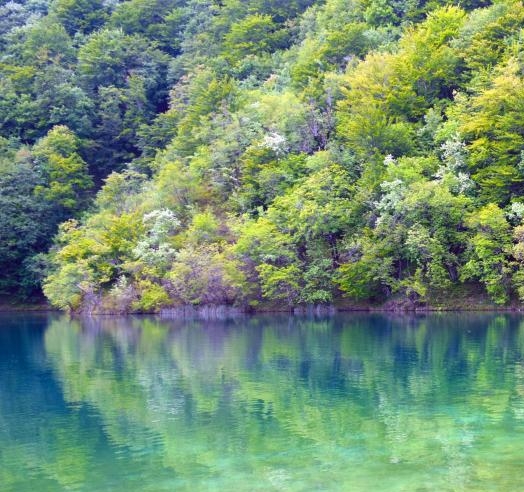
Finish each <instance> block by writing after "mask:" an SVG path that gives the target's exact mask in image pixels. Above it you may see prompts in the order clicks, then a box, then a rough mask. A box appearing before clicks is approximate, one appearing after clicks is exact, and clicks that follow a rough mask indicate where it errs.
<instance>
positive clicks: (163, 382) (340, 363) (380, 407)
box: [45, 314, 524, 489]
mask: <svg viewBox="0 0 524 492" xmlns="http://www.w3.org/2000/svg"><path fill="white" fill-rule="evenodd" d="M523 347H524V325H521V318H519V317H518V316H512V315H509V314H503V315H480V314H478V315H470V314H467V315H451V314H446V315H428V316H407V317H406V316H383V315H378V314H377V315H352V316H335V317H330V318H325V319H315V318H300V317H286V316H282V317H275V316H267V317H263V316H261V317H254V318H248V319H238V320H235V319H233V320H228V321H225V320H222V321H218V320H217V321H205V322H203V321H183V320H169V321H166V320H160V319H156V318H150V317H126V318H118V317H97V318H89V319H82V320H78V319H77V320H69V319H67V318H61V319H57V320H54V321H53V322H52V323H51V324H50V326H49V329H48V330H47V331H46V333H45V348H46V351H47V356H48V360H49V362H50V364H51V367H52V369H53V373H54V375H55V377H56V379H57V380H58V381H59V383H60V386H61V390H62V394H63V397H64V398H65V400H66V402H67V403H68V404H69V405H72V406H73V407H75V408H79V409H81V408H84V409H85V408H87V409H88V410H89V411H90V413H91V414H93V411H94V413H95V414H96V419H97V420H96V422H98V419H100V424H99V426H100V427H101V428H102V429H103V436H100V435H99V436H98V437H96V432H95V433H94V434H93V435H92V436H91V438H90V439H86V440H85V441H82V442H78V440H75V439H74V438H73V434H74V433H77V434H79V435H82V432H84V433H85V430H84V429H82V422H78V424H77V425H78V429H68V433H67V434H71V435H70V436H68V439H69V441H68V443H67V446H66V448H67V447H69V448H74V449H76V450H77V452H80V454H83V455H84V458H83V461H82V459H80V458H78V462H79V463H82V462H85V463H86V465H85V467H84V468H85V469H86V468H87V469H88V467H89V463H90V462H91V461H92V460H93V459H94V458H93V456H94V455H95V454H96V453H97V452H98V451H97V449H96V448H97V444H96V443H97V442H100V441H101V440H108V441H109V442H110V443H111V444H112V446H113V448H112V449H113V451H111V452H116V451H115V450H119V449H120V450H122V451H121V452H122V453H123V455H125V456H127V459H128V460H131V461H130V463H131V464H132V463H135V462H140V463H142V465H143V466H144V467H145V466H146V464H147V473H148V474H150V476H154V474H155V473H157V474H158V475H159V476H161V475H162V473H166V470H170V471H169V473H170V474H172V475H175V476H177V477H179V478H180V479H181V480H182V479H183V478H185V479H187V480H192V479H193V480H196V479H197V477H198V480H204V478H202V477H205V476H213V477H214V478H215V479H216V480H218V483H222V485H223V486H228V485H229V486H231V485H232V484H233V483H234V482H233V480H234V477H229V478H228V477H227V476H226V475H225V474H224V473H222V471H224V472H225V471H226V470H227V469H229V468H234V469H235V470H236V473H239V474H245V476H246V477H248V476H249V475H253V474H258V475H260V476H264V477H266V478H265V479H264V480H266V481H267V483H268V484H270V483H272V480H273V481H274V480H277V478H278V480H281V481H282V480H283V481H284V482H285V483H287V484H288V485H289V483H288V482H287V481H286V480H291V481H294V480H298V479H299V478H300V477H304V476H305V475H304V474H306V473H313V470H317V473H318V476H317V480H323V479H325V478H326V476H328V475H329V476H330V477H331V479H330V480H332V481H333V482H332V483H336V484H340V485H341V486H342V485H344V484H346V480H350V479H351V481H352V482H351V483H352V484H353V487H356V485H355V484H359V483H360V484H361V485H362V484H364V483H368V482H369V481H370V480H371V481H372V482H373V481H376V484H377V485H379V484H380V480H383V477H382V478H381V474H382V473H384V471H383V470H384V466H397V467H401V468H400V469H402V470H403V471H404V472H405V473H408V471H410V473H412V474H413V480H418V481H420V480H426V479H427V480H431V481H430V482H428V486H430V488H432V487H434V486H435V476H431V474H430V471H431V469H432V467H434V468H435V469H437V468H438V469H439V470H440V472H439V479H438V480H440V481H441V482H439V483H441V484H442V485H446V486H447V487H448V488H451V489H457V488H458V489H460V488H463V487H464V486H465V485H464V484H466V483H470V484H471V483H474V481H475V480H476V479H477V478H478V477H479V476H481V475H482V476H485V477H487V478H489V477H491V478H489V479H495V478H497V477H498V474H499V473H502V472H499V471H497V466H499V468H500V462H499V463H498V465H497V460H494V461H493V463H492V464H490V463H488V462H486V459H485V457H486V456H485V453H486V452H487V450H491V448H490V446H493V443H491V442H490V441H489V432H490V429H491V430H493V432H497V431H500V429H501V428H505V429H506V431H507V430H508V429H511V428H512V427H515V426H516V425H518V424H519V422H523V421H522V418H523V416H524V369H523V366H522V365H521V362H520V361H521V355H522V353H523ZM93 418H94V417H93ZM73 422H74V420H73V421H71V422H69V420H68V425H69V426H71V425H76V424H73ZM94 424H95V420H92V422H91V425H94ZM509 434H511V433H508V435H509ZM498 438H500V434H499V437H498ZM494 445H495V446H497V445H501V443H497V442H495V444H494ZM78 450H80V451H78ZM285 450H287V453H286V452H284V451H285ZM106 452H109V451H107V450H106ZM513 452H514V453H515V456H517V453H521V452H522V445H520V446H519V445H518V444H517V445H516V446H514V448H513V449H512V448H510V449H509V451H507V453H509V455H508V454H506V456H505V459H510V461H511V459H512V458H511V456H512V455H511V454H512V453H513ZM137 466H138V465H137ZM228 467H229V468H228ZM282 467H285V468H286V471H285V473H284V472H283V471H282V470H283V469H282ZM348 467H349V468H348ZM417 467H418V468H417ZM397 469H398V468H397ZM279 470H280V471H279ZM308 470H309V471H308ZM443 470H447V472H445V473H444V472H443ZM123 473H124V472H123ZM479 474H480V475H479ZM275 477H277V478H275ZM286 477H287V478H286ZM322 477H323V478H322ZM311 479H313V478H311ZM497 479H498V478H497ZM220 480H222V481H223V482H220ZM228 480H231V482H228ZM278 480H277V481H278ZM366 481H368V482H366ZM182 483H183V482H180V484H182ZM279 483H280V482H279ZM318 483H320V482H318ZM347 483H349V482H347ZM373 483H375V482H373ZM346 485H347V484H346ZM368 485H369V483H368ZM422 485H423V484H422Z"/></svg>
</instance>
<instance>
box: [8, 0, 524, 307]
mask: <svg viewBox="0 0 524 492" xmlns="http://www.w3.org/2000/svg"><path fill="white" fill-rule="evenodd" d="M523 28H524V6H523V4H522V2H519V1H514V0H500V1H495V2H489V1H484V0H464V1H460V2H459V1H455V2H453V1H446V0H431V1H429V0H428V1H426V0H325V1H313V0H290V1H285V2H284V1H282V0H125V1H119V0H11V1H7V2H6V1H1V2H0V297H2V298H10V299H18V300H21V301H24V302H26V301H29V302H30V301H31V300H34V299H37V298H39V296H41V295H42V293H43V294H44V295H45V297H46V298H47V299H48V301H49V302H50V304H51V305H52V306H54V307H56V308H59V309H65V310H72V311H84V312H108V313H126V312H155V311H158V310H160V309H162V308H169V307H171V306H179V305H197V306H199V305H231V306H239V307H245V308H249V309H254V310H257V309H263V308H264V307H265V306H278V307H281V308H290V307H294V306H302V305H322V304H335V305H337V304H340V303H344V302H349V303H351V302H355V303H371V304H374V305H381V304H384V303H388V302H399V303H407V304H408V305H410V306H425V305H431V304H432V303H434V300H435V299H437V298H442V296H444V298H446V297H449V298H453V297H455V296H461V295H465V294H464V293H466V294H467V295H471V296H480V297H482V296H485V297H486V298H487V299H489V300H490V302H491V303H493V305H500V306H508V305H509V306H516V305H519V304H520V303H521V302H524V222H523V219H524V47H523V46H522V42H523V40H522V38H523V33H524V30H523ZM467 295H466V298H467Z"/></svg>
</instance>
